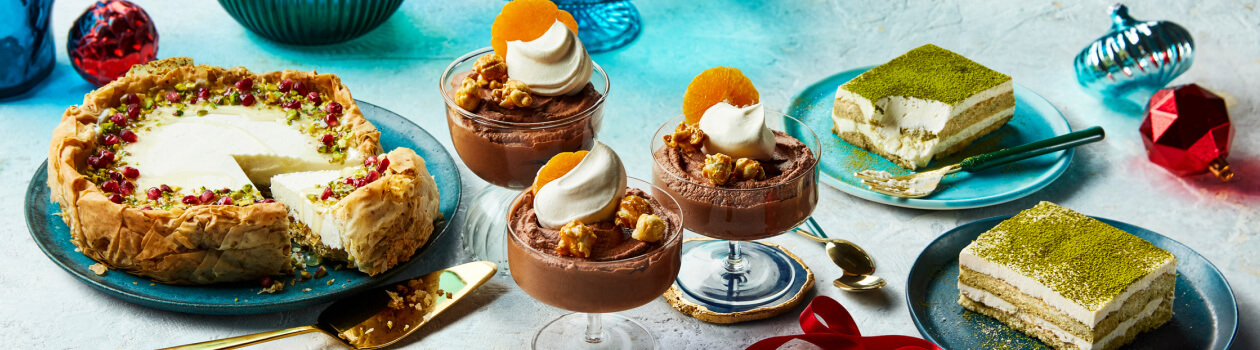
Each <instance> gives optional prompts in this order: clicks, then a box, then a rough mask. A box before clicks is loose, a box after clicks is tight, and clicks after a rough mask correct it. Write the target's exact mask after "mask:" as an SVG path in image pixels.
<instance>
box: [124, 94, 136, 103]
mask: <svg viewBox="0 0 1260 350" xmlns="http://www.w3.org/2000/svg"><path fill="white" fill-rule="evenodd" d="M121 102H122V103H123V104H125V105H134V104H140V96H136V94H126V95H123V96H122V100H121Z"/></svg>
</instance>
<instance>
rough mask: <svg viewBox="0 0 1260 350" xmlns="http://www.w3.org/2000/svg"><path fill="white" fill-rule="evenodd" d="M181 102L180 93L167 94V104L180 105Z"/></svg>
mask: <svg viewBox="0 0 1260 350" xmlns="http://www.w3.org/2000/svg"><path fill="white" fill-rule="evenodd" d="M179 100H180V98H179V92H178V91H171V92H168V93H166V101H167V102H170V103H179Z"/></svg>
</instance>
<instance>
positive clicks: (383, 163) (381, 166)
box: [376, 158, 389, 173]
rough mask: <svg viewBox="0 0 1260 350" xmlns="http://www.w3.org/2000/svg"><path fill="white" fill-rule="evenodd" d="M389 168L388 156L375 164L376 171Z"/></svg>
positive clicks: (382, 171) (383, 170)
mask: <svg viewBox="0 0 1260 350" xmlns="http://www.w3.org/2000/svg"><path fill="white" fill-rule="evenodd" d="M386 169H389V158H385V159H381V163H380V164H377V165H376V172H379V173H384V172H385V170H386Z"/></svg>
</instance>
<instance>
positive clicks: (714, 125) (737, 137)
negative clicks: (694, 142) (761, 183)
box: [699, 102, 775, 160]
mask: <svg viewBox="0 0 1260 350" xmlns="http://www.w3.org/2000/svg"><path fill="white" fill-rule="evenodd" d="M699 124H700V130H702V131H704V133H705V134H706V135H708V136H709V137H708V138H707V139H706V140H705V141H704V151H705V153H708V154H713V153H723V154H726V155H728V156H731V158H749V159H758V160H769V159H770V158H773V157H774V145H775V142H774V132H772V131H770V128H767V127H766V111H765V109H763V108H762V106H761V104H760V103H758V104H754V105H751V106H748V107H735V106H733V105H731V104H729V103H726V102H719V103H718V104H715V105H713V107H709V109H707V110H705V111H704V116H702V117H700V123H699Z"/></svg>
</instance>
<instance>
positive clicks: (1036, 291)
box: [958, 243, 1177, 328]
mask: <svg viewBox="0 0 1260 350" xmlns="http://www.w3.org/2000/svg"><path fill="white" fill-rule="evenodd" d="M973 244H974V243H973ZM958 263H959V265H960V266H962V267H966V268H968V269H971V270H972V271H975V272H978V273H982V274H985V275H989V276H990V277H992V278H995V279H998V280H1001V281H1003V282H1006V283H1007V284H1010V285H1012V286H1014V287H1015V288H1016V289H1018V290H1019V291H1020V292H1022V293H1024V294H1027V295H1029V296H1031V297H1033V298H1037V299H1041V300H1042V301H1043V302H1045V303H1046V304H1047V305H1050V307H1053V308H1055V309H1056V310H1059V312H1062V313H1064V314H1066V315H1068V317H1071V318H1073V319H1075V320H1077V321H1080V322H1081V323H1084V324H1085V325H1087V326H1089V327H1091V328H1092V327H1095V326H1097V325H1098V322H1102V320H1103V319H1105V318H1107V315H1108V314H1110V313H1112V312H1115V311H1116V310H1119V309H1120V307H1121V306H1123V305H1124V302H1125V301H1127V300H1128V299H1129V297H1131V296H1133V294H1134V293H1137V292H1139V291H1142V290H1144V289H1147V288H1149V287H1150V286H1151V284H1152V283H1154V282H1155V280H1156V279H1158V278H1159V277H1161V276H1163V275H1164V274H1171V273H1174V272H1175V271H1176V268H1177V260H1176V259H1169V260H1168V261H1165V262H1164V264H1163V265H1160V266H1159V267H1158V268H1156V269H1155V270H1154V271H1152V272H1151V273H1148V274H1146V276H1142V278H1140V279H1138V280H1137V281H1135V282H1134V283H1132V284H1129V286H1128V287H1127V288H1125V290H1124V291H1123V292H1120V294H1119V295H1116V297H1115V298H1112V299H1111V301H1109V302H1107V303H1106V304H1105V305H1103V306H1102V307H1100V308H1099V309H1098V310H1089V309H1086V308H1085V307H1084V306H1082V305H1080V304H1077V303H1076V302H1073V301H1071V300H1068V299H1067V298H1065V297H1064V296H1063V295H1062V294H1059V292H1056V291H1054V290H1052V289H1050V288H1049V287H1047V286H1046V285H1044V284H1042V283H1041V282H1037V281H1036V280H1034V279H1032V278H1031V277H1028V276H1025V275H1023V274H1020V273H1018V272H1015V271H1014V270H1011V269H1010V268H1008V267H1006V266H1004V265H1000V264H996V263H993V262H991V261H988V260H985V259H984V258H981V257H979V256H976V255H975V254H974V253H973V252H972V251H971V245H968V246H967V248H965V249H963V251H962V253H960V254H959V255H958Z"/></svg>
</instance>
